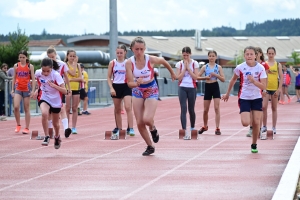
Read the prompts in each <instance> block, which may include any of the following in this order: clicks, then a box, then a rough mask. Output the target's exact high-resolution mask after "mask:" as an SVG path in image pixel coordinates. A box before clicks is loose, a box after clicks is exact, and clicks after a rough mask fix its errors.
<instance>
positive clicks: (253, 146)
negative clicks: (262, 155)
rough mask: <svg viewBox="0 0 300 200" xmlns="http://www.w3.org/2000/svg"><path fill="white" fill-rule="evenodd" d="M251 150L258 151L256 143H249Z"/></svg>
mask: <svg viewBox="0 0 300 200" xmlns="http://www.w3.org/2000/svg"><path fill="white" fill-rule="evenodd" d="M251 152H252V153H258V150H257V144H251Z"/></svg>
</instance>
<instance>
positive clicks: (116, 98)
mask: <svg viewBox="0 0 300 200" xmlns="http://www.w3.org/2000/svg"><path fill="white" fill-rule="evenodd" d="M126 53H127V50H126V46H125V45H124V44H122V45H119V46H118V47H117V50H116V55H117V59H114V60H112V61H110V63H109V65H108V71H107V83H108V86H109V88H110V94H111V97H112V99H113V102H114V106H115V110H114V115H115V120H116V126H117V127H116V128H115V129H114V130H113V131H112V132H113V134H112V136H111V139H112V140H117V139H119V131H120V130H122V116H121V110H122V100H123V99H124V107H125V110H126V114H127V121H128V128H127V134H128V135H130V136H134V130H133V115H132V97H131V96H132V91H131V88H129V87H128V85H127V79H126V68H125V64H126V61H127V59H126ZM112 75H113V80H111V76H112Z"/></svg>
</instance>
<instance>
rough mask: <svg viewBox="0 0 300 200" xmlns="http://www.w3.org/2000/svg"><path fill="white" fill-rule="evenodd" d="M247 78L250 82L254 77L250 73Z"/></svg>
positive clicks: (252, 81)
mask: <svg viewBox="0 0 300 200" xmlns="http://www.w3.org/2000/svg"><path fill="white" fill-rule="evenodd" d="M247 78H248V80H249V81H250V83H254V81H255V80H254V78H253V76H252V75H250V74H249V75H247Z"/></svg>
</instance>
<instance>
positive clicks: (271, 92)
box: [267, 90, 276, 96]
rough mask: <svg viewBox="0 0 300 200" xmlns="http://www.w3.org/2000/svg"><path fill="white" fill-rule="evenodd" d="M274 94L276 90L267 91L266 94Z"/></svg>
mask: <svg viewBox="0 0 300 200" xmlns="http://www.w3.org/2000/svg"><path fill="white" fill-rule="evenodd" d="M275 92H276V90H267V94H269V95H271V96H272V95H273V94H275Z"/></svg>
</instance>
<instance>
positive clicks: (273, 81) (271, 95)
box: [260, 47, 283, 140]
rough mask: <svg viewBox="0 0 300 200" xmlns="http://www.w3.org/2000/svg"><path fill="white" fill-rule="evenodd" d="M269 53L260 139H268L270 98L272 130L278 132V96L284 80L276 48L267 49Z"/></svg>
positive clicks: (274, 132)
mask: <svg viewBox="0 0 300 200" xmlns="http://www.w3.org/2000/svg"><path fill="white" fill-rule="evenodd" d="M267 55H268V61H267V63H268V65H269V67H270V69H269V71H268V82H267V89H266V90H264V91H263V127H262V128H261V133H260V139H262V140H265V139H267V117H268V103H269V99H271V104H272V131H273V134H276V123H277V104H278V96H279V94H280V93H281V88H282V82H283V75H282V67H281V64H280V63H278V62H276V60H275V55H276V50H275V48H274V47H269V48H268V49H267ZM278 79H279V81H278Z"/></svg>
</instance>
